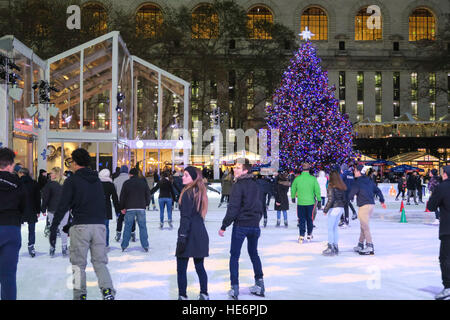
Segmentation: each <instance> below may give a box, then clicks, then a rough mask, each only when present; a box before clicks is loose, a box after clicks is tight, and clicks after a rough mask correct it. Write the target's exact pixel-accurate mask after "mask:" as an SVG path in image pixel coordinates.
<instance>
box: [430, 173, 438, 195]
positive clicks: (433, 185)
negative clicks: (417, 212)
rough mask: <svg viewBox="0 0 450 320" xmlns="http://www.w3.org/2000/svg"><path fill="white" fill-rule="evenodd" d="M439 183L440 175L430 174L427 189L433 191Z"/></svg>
mask: <svg viewBox="0 0 450 320" xmlns="http://www.w3.org/2000/svg"><path fill="white" fill-rule="evenodd" d="M440 183H441V177H439V176H432V177H431V179H430V181H429V182H428V190H430V192H434V190H435V189H436V187H437V186H438V185H439V184H440Z"/></svg>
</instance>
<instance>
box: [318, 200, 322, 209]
mask: <svg viewBox="0 0 450 320" xmlns="http://www.w3.org/2000/svg"><path fill="white" fill-rule="evenodd" d="M317 209H318V210H320V209H322V202H320V201H318V202H317Z"/></svg>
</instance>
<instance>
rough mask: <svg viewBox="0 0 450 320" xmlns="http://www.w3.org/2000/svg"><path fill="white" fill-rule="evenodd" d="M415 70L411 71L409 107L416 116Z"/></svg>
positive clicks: (416, 87) (416, 88)
mask: <svg viewBox="0 0 450 320" xmlns="http://www.w3.org/2000/svg"><path fill="white" fill-rule="evenodd" d="M417 90H418V86H417V72H413V73H411V109H412V115H413V116H417Z"/></svg>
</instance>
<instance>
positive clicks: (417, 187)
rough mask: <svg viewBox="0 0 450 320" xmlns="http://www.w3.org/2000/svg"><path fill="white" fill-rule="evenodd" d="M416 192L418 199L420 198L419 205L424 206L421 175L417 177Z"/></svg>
mask: <svg viewBox="0 0 450 320" xmlns="http://www.w3.org/2000/svg"><path fill="white" fill-rule="evenodd" d="M416 190H417V197H418V198H419V203H422V204H423V201H422V195H423V186H422V177H421V176H420V174H418V175H417V176H416Z"/></svg>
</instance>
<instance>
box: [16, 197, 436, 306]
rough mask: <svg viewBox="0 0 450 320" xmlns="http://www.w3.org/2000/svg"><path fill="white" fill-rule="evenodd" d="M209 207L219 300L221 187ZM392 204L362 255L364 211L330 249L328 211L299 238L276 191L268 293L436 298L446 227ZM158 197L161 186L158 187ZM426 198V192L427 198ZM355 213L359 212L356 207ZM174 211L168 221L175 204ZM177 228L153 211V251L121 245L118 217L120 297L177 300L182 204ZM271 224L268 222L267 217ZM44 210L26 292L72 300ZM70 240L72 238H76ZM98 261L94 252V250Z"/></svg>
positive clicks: (265, 260)
mask: <svg viewBox="0 0 450 320" xmlns="http://www.w3.org/2000/svg"><path fill="white" fill-rule="evenodd" d="M208 196H209V200H210V203H209V211H208V214H207V217H206V227H207V230H208V233H209V239H210V251H209V252H210V256H209V258H206V259H205V268H206V270H207V273H208V291H209V294H210V298H211V299H214V300H215V299H221V300H222V299H228V298H227V294H226V293H227V291H228V289H229V287H230V282H229V271H228V261H229V249H230V240H231V227H230V228H228V229H227V231H226V233H225V237H223V238H221V237H219V235H218V234H217V232H218V230H219V228H220V226H221V222H222V219H223V217H224V215H225V208H224V207H222V208H218V207H217V206H218V203H219V195H218V194H217V193H212V192H208ZM387 198H388V200H387V210H384V209H382V208H381V206H380V205H379V204H378V203H377V205H376V209H375V213H374V216H373V217H372V220H371V223H370V226H371V232H372V237H373V239H374V247H375V255H374V256H360V255H358V254H356V253H354V252H353V247H354V246H355V245H356V244H357V242H358V239H359V222H358V220H354V221H350V227H349V228H347V229H340V241H339V248H340V254H339V256H335V257H324V256H322V254H321V253H322V251H323V250H324V249H325V248H326V242H327V217H326V216H324V215H323V214H322V212H321V211H319V213H318V215H317V218H316V220H315V225H316V228H315V229H314V232H313V235H314V239H313V241H312V242H311V243H304V244H299V243H298V242H297V238H298V228H297V227H296V225H297V215H296V206H295V205H294V204H292V203H290V210H289V212H288V219H289V227H288V228H287V229H286V228H284V227H280V228H276V227H275V224H276V211H273V204H274V200H273V198H272V200H271V204H270V208H269V209H270V211H269V212H268V218H269V220H268V225H267V228H261V230H262V232H261V238H260V242H259V254H260V257H261V260H262V265H263V271H264V281H265V286H266V298H265V299H273V300H299V299H300V300H303V299H312V300H320V299H330V300H335V299H344V300H345V299H357V300H358V299H363V300H367V299H375V300H382V299H434V295H435V294H436V293H438V292H440V291H441V290H442V283H441V275H440V268H439V259H438V254H439V245H440V242H439V240H438V226H433V225H430V223H431V222H433V221H434V213H426V212H424V211H425V205H423V204H421V205H418V206H416V205H410V206H406V216H407V220H408V223H399V221H400V212H399V208H400V201H394V200H393V199H392V198H391V197H387ZM155 199H157V194H156V195H155ZM424 201H426V198H425V199H424ZM350 214H351V213H350ZM165 220H167V213H166V217H165ZM173 220H174V228H173V230H169V229H168V226H167V224H165V226H164V229H163V230H160V229H159V211H148V212H147V228H148V234H149V242H150V250H149V252H148V253H145V252H144V251H143V250H142V248H141V246H140V243H139V234H138V228H136V229H137V230H136V231H137V238H138V239H137V242H130V246H129V248H128V250H127V252H125V253H122V251H121V249H120V243H118V242H116V241H115V240H114V236H115V224H116V223H115V222H116V220H115V218H114V220H112V221H111V223H110V251H109V254H108V257H109V264H108V267H109V270H110V272H111V275H112V278H113V282H114V286H115V289H116V290H117V295H116V299H124V300H159V299H163V300H170V299H177V297H178V289H177V276H176V260H175V256H174V253H175V247H176V240H177V229H178V225H179V211H178V210H174V212H173ZM261 225H262V221H261ZM44 227H45V218H44V217H41V218H40V220H39V222H38V224H37V225H36V252H37V254H36V257H35V258H31V257H30V256H29V255H28V251H27V227H26V224H25V225H23V227H22V248H21V251H20V257H19V265H18V270H17V286H18V290H17V291H18V295H17V298H18V299H30V300H34V299H39V300H67V299H72V290H71V289H70V286H71V282H72V271H71V264H70V262H69V258H68V257H63V256H62V254H61V242H60V239H59V238H58V241H57V246H56V255H55V257H54V258H50V256H49V254H48V250H49V243H48V238H45V237H44V235H43V231H44ZM69 242H70V240H69ZM246 250H247V249H246V242H245V243H244V245H243V247H242V253H241V259H240V273H239V278H240V296H239V298H240V300H246V299H255V300H261V299H264V298H259V297H255V296H252V295H250V293H249V289H248V287H249V286H251V285H253V269H252V265H251V262H250V259H249V257H248V254H247V251H246ZM88 259H89V260H90V257H89V258H88ZM87 280H88V283H87V285H88V295H87V298H88V299H101V294H100V291H99V289H98V286H97V280H96V277H95V273H94V270H93V268H92V265H91V264H90V263H89V264H88V267H87ZM187 293H188V297H189V299H197V298H198V293H199V284H198V279H197V275H196V273H195V269H194V265H193V262H192V261H190V263H189V267H188V292H187Z"/></svg>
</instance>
